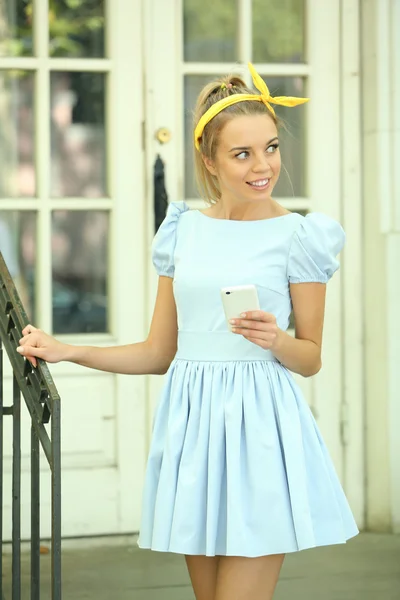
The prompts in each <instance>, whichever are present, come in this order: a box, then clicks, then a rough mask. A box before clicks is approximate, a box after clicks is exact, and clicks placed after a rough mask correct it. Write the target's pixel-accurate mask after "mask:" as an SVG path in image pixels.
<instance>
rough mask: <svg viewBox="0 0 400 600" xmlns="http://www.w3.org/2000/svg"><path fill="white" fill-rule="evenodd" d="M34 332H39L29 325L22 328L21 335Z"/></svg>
mask: <svg viewBox="0 0 400 600" xmlns="http://www.w3.org/2000/svg"><path fill="white" fill-rule="evenodd" d="M34 331H39V330H38V329H37V328H36V327H34V326H33V325H31V324H30V323H29V325H27V326H26V327H24V329H23V330H22V335H28V334H29V333H33V332H34Z"/></svg>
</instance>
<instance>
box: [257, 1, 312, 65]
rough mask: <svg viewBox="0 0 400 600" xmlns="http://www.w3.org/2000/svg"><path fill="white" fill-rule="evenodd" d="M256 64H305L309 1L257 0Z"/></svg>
mask: <svg viewBox="0 0 400 600" xmlns="http://www.w3.org/2000/svg"><path fill="white" fill-rule="evenodd" d="M252 19H253V62H263V63H288V62H290V63H299V62H304V61H305V52H304V45H305V43H304V41H305V35H304V31H305V27H304V23H305V0H253V11H252Z"/></svg>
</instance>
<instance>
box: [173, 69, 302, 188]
mask: <svg viewBox="0 0 400 600" xmlns="http://www.w3.org/2000/svg"><path fill="white" fill-rule="evenodd" d="M213 79H214V76H213V75H187V76H186V77H185V81H184V102H185V104H184V106H185V114H184V115H185V116H184V120H185V122H184V131H185V160H184V163H185V164H184V167H185V197H186V198H197V197H198V191H197V187H196V182H195V174H194V161H193V139H192V136H193V116H192V111H193V108H194V105H195V103H196V99H197V95H198V93H199V92H200V90H201V88H202V87H203V86H204V85H205V84H206V83H208V82H209V81H212V80H213ZM267 84H268V87H269V89H270V92H271V95H272V96H306V90H305V81H304V79H303V78H301V77H268V80H267ZM275 109H276V114H277V116H278V117H279V118H280V120H281V121H282V122H283V124H284V127H281V128H280V131H279V138H280V151H281V156H282V171H281V175H280V178H279V181H278V183H277V185H276V187H275V189H274V196H275V197H281V198H282V197H289V198H292V197H294V196H299V197H303V196H305V195H306V189H305V187H306V184H305V169H306V159H305V155H306V142H305V108H304V106H297V107H295V108H286V107H283V106H276V107H275Z"/></svg>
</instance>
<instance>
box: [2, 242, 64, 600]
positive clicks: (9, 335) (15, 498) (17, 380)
mask: <svg viewBox="0 0 400 600" xmlns="http://www.w3.org/2000/svg"><path fill="white" fill-rule="evenodd" d="M27 324H28V319H27V316H26V313H25V310H24V308H23V306H22V303H21V300H20V298H19V296H18V293H17V290H16V288H15V286H14V283H13V281H12V279H11V276H10V273H9V271H8V269H7V266H6V264H5V262H4V259H3V256H2V254H1V252H0V542H1V544H3V418H4V416H11V417H12V419H13V450H12V568H11V583H12V600H20V598H21V400H20V399H21V393H22V395H23V397H24V400H25V404H26V406H27V408H28V410H29V413H30V417H31V600H40V453H39V450H40V445H41V446H42V449H43V451H44V454H45V456H46V458H47V461H48V463H49V467H50V469H51V497H52V501H51V513H52V514H51V569H52V573H51V598H52V600H61V457H60V454H61V451H60V397H59V395H58V392H57V389H56V387H55V385H54V382H53V379H52V377H51V375H50V372H49V369H48V367H47V364H46V363H45V362H44V361H43V360H38V366H37V368H33V367H32V365H31V364H30V362H29V361H27V360H26V359H25V358H23V357H22V356H21V355H20V354H18V352H17V346H18V345H19V344H18V341H19V339H20V338H21V337H22V329H23V328H24V327H25V326H26V325H27ZM3 348H4V349H5V350H6V352H7V354H8V358H9V360H10V363H11V367H12V370H13V393H12V404H11V405H10V406H4V369H3ZM47 423H50V428H51V436H50V437H49V435H48V432H47V430H46V427H45V424H47ZM3 582H4V577H3V570H2V563H1V560H0V597H1V598H2V599H4V595H3Z"/></svg>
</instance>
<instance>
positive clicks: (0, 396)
mask: <svg viewBox="0 0 400 600" xmlns="http://www.w3.org/2000/svg"><path fill="white" fill-rule="evenodd" d="M0 544H1V547H3V344H2V341H1V337H0ZM0 598H1V600H4V596H3V561H2V560H0Z"/></svg>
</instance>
